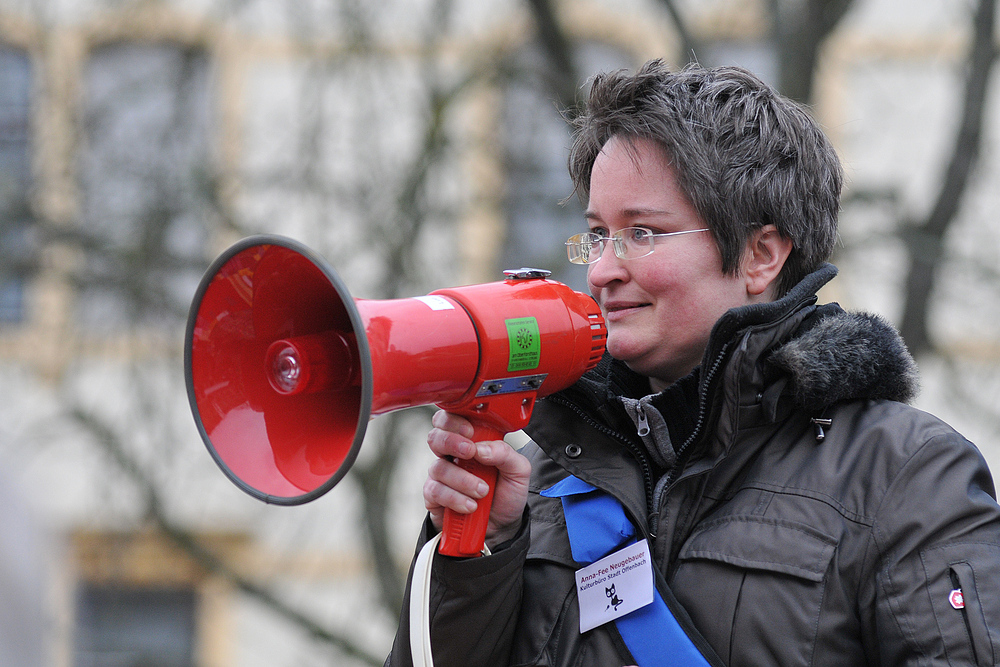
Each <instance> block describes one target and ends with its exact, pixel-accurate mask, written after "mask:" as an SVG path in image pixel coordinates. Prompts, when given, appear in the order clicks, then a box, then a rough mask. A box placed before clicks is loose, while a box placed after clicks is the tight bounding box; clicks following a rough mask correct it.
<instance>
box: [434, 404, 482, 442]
mask: <svg viewBox="0 0 1000 667" xmlns="http://www.w3.org/2000/svg"><path fill="white" fill-rule="evenodd" d="M431 425H432V426H434V427H435V428H439V429H441V430H442V431H451V432H452V433H457V434H458V435H461V436H464V437H466V438H472V434H473V433H474V429H473V427H472V422H470V421H469V420H468V419H466V418H465V417H463V416H461V415H456V414H453V413H451V412H447V411H445V410H438V411H437V412H435V413H434V416H433V417H431Z"/></svg>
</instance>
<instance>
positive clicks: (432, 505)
mask: <svg viewBox="0 0 1000 667" xmlns="http://www.w3.org/2000/svg"><path fill="white" fill-rule="evenodd" d="M442 463H444V464H446V466H442V467H443V468H445V471H444V472H441V471H432V472H431V474H430V475H429V476H428V477H427V480H426V481H425V482H424V489H423V492H424V507H426V508H427V510H428V511H431V512H432V513H433V512H435V511H438V510H442V509H450V510H453V511H455V512H458V513H459V514H470V513H472V512H474V511H475V510H476V508H477V507H478V506H479V505H478V502H477V498H481V497H482V496H483V495H485V494H483V493H482V489H481V487H480V486H479V482H480V481H481V480H479V479H478V478H476V479H475V480H474V481H469V480H467V479H465V477H464V476H469V477H475V475H470V474H469V473H466V472H465V471H464V470H461V469H458V467H457V466H455V465H454V464H451V463H448V462H447V461H442ZM448 466H450V467H451V468H455V469H456V470H457V472H455V471H450V474H449V471H448V470H447V467H448ZM459 473H461V474H459ZM442 476H443V477H445V478H446V479H448V480H449V481H447V482H443V481H441V480H440V479H436V477H442ZM455 480H457V481H455ZM453 485H454V486H453ZM456 486H457V487H459V488H455V487H456Z"/></svg>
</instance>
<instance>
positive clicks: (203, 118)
mask: <svg viewBox="0 0 1000 667" xmlns="http://www.w3.org/2000/svg"><path fill="white" fill-rule="evenodd" d="M380 4H382V3H372V5H373V6H372V7H368V6H366V5H365V3H351V2H340V3H337V2H333V1H332V0H331V2H321V1H317V2H311V3H302V2H298V1H297V0H287V2H286V1H279V0H257V1H254V0H218V1H216V2H213V1H212V0H176V1H174V2H167V1H162V2H160V1H150V2H98V1H96V0H95V1H93V2H88V1H86V0H61V1H55V0H53V1H52V2H44V1H43V0H34V1H29V0H23V1H18V0H2V1H0V208H2V211H0V215H2V221H0V248H2V257H0V259H2V262H3V270H2V272H0V478H4V479H10V480H11V481H12V482H13V485H12V486H11V488H13V489H16V502H15V501H11V502H9V503H8V502H3V499H2V498H0V502H3V505H4V507H5V508H7V507H10V508H11V510H10V514H9V515H8V514H0V516H5V521H4V523H5V525H6V526H8V530H6V531H5V532H4V536H3V537H2V538H0V568H2V571H0V590H4V591H10V590H14V588H17V587H20V590H21V591H22V592H20V593H18V595H17V596H15V599H19V600H20V599H24V600H25V601H24V605H25V606H24V608H25V609H27V610H29V611H30V613H28V614H25V615H24V616H23V617H19V618H21V619H22V621H23V622H24V623H25V627H24V628H23V629H21V628H19V629H18V630H17V635H18V637H20V639H21V640H22V641H21V642H20V643H19V647H20V648H15V647H14V646H15V645H14V644H12V643H10V642H13V641H14V640H13V639H12V637H11V634H12V633H11V632H8V631H9V630H11V629H12V628H13V627H14V626H12V625H8V624H7V623H0V626H3V630H0V642H3V643H4V645H3V646H0V661H2V662H4V664H23V665H36V664H37V665H46V666H48V665H52V666H54V667H90V666H93V667H98V666H108V667H110V666H119V665H122V666H124V665H158V666H163V667H185V666H194V665H197V666H199V667H236V666H239V667H254V666H257V665H260V666H261V667H263V666H265V665H266V666H268V667H273V666H281V665H289V666H291V665H296V666H298V665H329V664H337V665H340V664H373V663H374V658H373V656H384V654H385V652H387V651H388V649H389V644H390V642H391V639H392V635H393V632H394V627H395V621H396V619H395V617H394V614H393V613H392V612H391V610H390V609H387V606H386V604H385V601H384V600H381V599H379V594H378V593H376V592H374V591H375V590H376V588H375V585H374V583H373V582H374V580H375V579H376V575H375V573H373V572H372V564H371V561H372V559H371V557H370V553H369V551H367V550H366V548H365V545H366V537H365V534H364V531H362V530H361V529H359V527H358V524H359V522H364V521H365V520H366V517H365V514H364V513H365V511H366V509H367V506H363V505H362V504H361V502H360V501H359V499H358V483H356V482H355V481H354V480H353V479H352V478H351V477H348V479H346V480H345V481H344V483H342V484H341V485H340V486H338V487H337V488H336V489H334V490H333V491H331V492H330V493H329V494H328V495H327V496H324V497H323V498H322V499H320V500H318V501H316V502H314V503H311V504H310V505H308V506H302V507H297V508H274V507H268V506H263V505H261V504H260V503H258V502H257V501H255V500H253V499H251V498H248V497H246V496H245V495H244V494H242V493H241V492H240V491H239V490H238V489H236V488H234V487H233V486H232V485H230V484H229V482H228V481H226V480H225V479H223V477H222V474H221V473H220V472H219V471H218V470H217V469H216V468H215V467H214V464H213V463H212V462H211V460H210V458H209V457H208V455H207V453H206V452H205V450H204V446H203V445H202V443H201V442H200V440H199V437H198V434H197V432H196V430H195V428H194V424H193V422H192V420H191V416H190V410H189V409H188V407H187V399H186V394H185V387H184V384H183V369H182V360H181V346H182V341H183V329H184V321H185V316H186V308H187V305H188V304H189V303H190V300H191V297H192V295H193V293H194V289H195V287H196V285H197V283H198V281H199V279H200V278H201V275H202V272H203V271H204V270H205V268H206V267H207V265H208V261H209V260H210V259H211V258H212V257H214V256H215V254H217V253H218V252H219V251H221V250H222V249H223V248H225V247H226V246H227V245H228V244H229V243H231V242H233V241H235V240H236V239H238V238H240V237H241V236H244V235H248V234H251V233H261V232H266V233H280V234H285V235H288V236H291V237H294V238H297V239H299V240H301V241H303V242H305V243H306V244H307V245H310V246H312V247H314V248H316V249H317V250H318V251H319V252H320V253H321V254H323V255H324V256H326V257H327V258H328V259H329V260H330V261H331V264H332V265H333V266H335V267H336V268H337V270H338V271H340V272H342V275H343V276H344V278H345V280H346V282H347V283H348V285H349V287H350V288H351V289H352V293H355V294H357V295H358V296H365V297H375V298H386V297H389V296H412V295H417V294H423V293H426V292H427V291H430V290H432V289H435V288H438V287H443V286H446V285H453V284H460V283H469V282H482V281H487V280H493V279H496V278H497V277H498V276H499V271H500V270H501V269H503V268H509V267H517V266H542V267H545V268H551V269H553V270H554V271H555V272H556V273H555V275H556V277H557V278H558V279H560V280H563V281H565V282H568V283H570V284H571V285H573V286H574V287H577V288H578V289H585V287H584V280H583V278H584V277H583V274H582V272H575V271H573V270H572V267H568V266H564V265H565V262H564V260H563V249H562V242H563V240H564V239H565V238H566V237H567V236H568V235H569V234H571V233H574V231H575V230H576V229H577V228H578V227H579V225H580V215H579V209H578V207H577V206H576V204H575V203H573V202H567V203H565V204H562V203H560V202H562V200H564V199H565V198H566V197H567V196H568V195H569V194H570V185H569V182H568V179H567V177H566V176H565V159H566V157H565V149H566V145H567V134H566V129H565V124H564V122H563V121H562V119H561V118H560V116H559V115H558V113H557V112H556V104H555V102H554V101H553V97H554V95H553V94H552V92H551V89H550V88H548V87H547V86H546V85H545V77H544V76H540V75H537V74H536V75H534V76H527V77H521V76H519V74H518V73H521V72H532V71H540V68H539V67H538V63H539V61H541V60H544V58H545V55H544V51H543V49H541V48H540V47H539V46H538V44H537V42H536V40H535V39H534V36H535V28H534V25H535V24H534V17H533V16H532V14H531V13H530V11H529V9H528V3H523V2H517V1H516V0H489V1H487V2H476V3H454V5H452V4H450V3H447V2H438V3H415V2H407V1H404V0H399V1H397V2H386V3H384V4H383V5H382V6H376V5H380ZM553 4H554V6H555V7H556V9H557V18H558V20H559V21H560V22H561V23H562V25H563V26H564V28H565V30H566V34H567V35H569V36H570V37H572V39H573V40H575V43H576V44H577V49H576V51H575V52H576V54H577V61H576V67H577V70H578V71H579V72H580V73H581V75H582V76H586V75H587V74H589V73H592V72H594V71H596V70H599V69H608V68H617V67H633V66H635V65H637V64H638V63H641V62H643V61H644V60H646V59H648V58H652V57H664V58H665V59H667V60H668V61H674V62H676V61H677V59H678V58H679V55H678V53H679V49H680V48H681V47H680V44H681V42H680V37H679V35H678V32H677V30H676V29H675V27H674V24H673V22H672V20H671V17H670V15H669V13H668V12H667V11H666V10H665V8H664V7H665V4H664V3H658V2H654V1H652V0H646V1H643V0H629V1H620V0H619V1H615V0H589V1H587V2H561V3H553ZM854 4H855V6H854V7H853V8H852V10H851V12H850V13H849V14H848V15H847V17H846V18H845V19H844V20H843V21H842V24H841V25H840V26H839V27H838V29H837V31H836V32H835V34H834V35H833V37H832V38H831V39H830V40H829V42H828V43H827V45H826V46H825V48H824V50H823V51H822V57H821V62H820V66H819V71H818V76H817V79H816V93H815V100H814V112H815V113H816V115H817V116H818V118H819V119H820V121H821V122H822V123H823V124H824V126H825V127H826V129H827V130H828V132H829V134H830V136H831V138H832V139H833V141H834V143H835V144H836V145H837V147H838V149H839V151H840V152H841V156H842V158H843V160H844V163H845V167H846V169H847V171H848V175H849V179H850V182H849V184H848V189H847V192H846V193H845V196H846V197H847V198H854V199H853V200H852V201H860V200H865V201H871V200H872V199H876V200H877V202H876V203H875V204H873V205H865V206H859V205H855V204H845V215H844V221H843V230H842V237H843V244H842V247H841V248H840V249H838V258H837V262H838V264H839V265H840V266H841V269H842V276H841V278H839V279H838V280H837V281H836V283H834V285H832V286H831V288H829V289H830V292H829V296H830V298H832V299H836V300H839V301H841V302H842V303H843V304H844V305H845V306H848V307H857V308H865V309H870V310H876V311H878V312H882V313H883V314H885V315H886V316H887V317H889V318H890V319H892V318H894V317H898V316H899V309H900V297H899V292H900V288H901V285H900V281H901V276H902V273H903V271H904V269H905V266H904V265H905V253H904V252H903V247H902V241H901V240H900V239H899V237H898V236H897V235H895V234H894V225H895V224H896V223H897V222H898V220H899V219H901V218H907V219H908V218H912V217H914V216H917V215H919V212H920V211H922V210H923V209H924V208H926V207H927V206H928V205H929V204H930V202H931V201H932V198H933V196H934V194H935V192H936V183H937V181H938V180H939V179H940V177H941V171H942V170H943V164H944V160H945V159H946V157H947V154H948V151H949V150H950V146H951V144H952V142H953V139H954V136H953V135H954V133H955V131H956V120H955V116H956V113H957V109H958V107H959V105H960V101H961V87H962V85H963V79H962V72H963V62H964V59H965V57H966V51H967V48H968V42H969V33H970V28H969V21H970V18H971V15H972V4H971V3H970V2H966V1H965V0H948V1H947V2H931V1H929V0H919V1H913V2H910V3H908V4H907V6H906V8H905V9H904V10H901V9H899V6H898V3H893V2H891V1H890V0H856V2H855V3H854ZM472 5H474V6H472ZM678 5H679V7H680V10H681V11H682V13H683V15H684V16H685V17H686V19H687V21H688V27H689V28H690V30H691V31H692V32H693V34H696V35H697V36H698V38H699V43H700V45H701V49H702V51H701V53H699V54H698V58H699V60H700V61H701V62H703V63H706V64H740V65H743V66H746V67H748V68H750V69H753V70H754V71H756V72H757V73H758V74H760V75H761V76H762V77H764V78H765V79H768V80H771V81H774V80H775V78H776V67H777V65H776V60H775V59H776V57H777V56H776V54H775V49H774V48H773V44H772V43H771V42H770V41H769V38H768V34H769V33H768V30H769V24H768V21H767V18H766V15H765V7H766V5H767V3H765V2H763V0H760V1H753V0H730V1H722V0H717V1H712V2H696V1H694V0H692V1H689V2H683V3H678ZM498 62H503V63H505V64H504V66H503V67H498V66H495V63H498ZM997 95H998V92H997V86H993V87H992V88H991V89H990V100H989V103H988V107H987V109H988V118H989V120H988V122H987V130H986V134H985V138H984V144H983V147H982V149H981V151H980V166H979V168H978V170H977V171H976V175H975V178H974V179H973V182H972V184H971V186H970V189H969V192H968V196H967V197H966V198H965V200H964V202H963V206H962V213H961V216H960V219H959V221H958V222H957V224H956V226H955V229H954V232H953V233H952V234H951V235H950V236H949V239H948V244H949V250H948V252H949V257H950V260H949V264H948V265H947V271H946V275H945V278H944V279H943V280H942V281H941V283H940V284H939V287H938V289H939V290H941V293H942V294H941V297H940V298H939V299H937V300H936V301H935V306H934V308H935V328H934V331H935V334H936V336H937V337H938V340H939V341H940V344H941V346H942V348H944V349H946V350H948V351H949V352H950V353H951V354H950V356H948V357H947V361H939V360H935V359H931V360H929V361H928V362H927V365H926V367H925V370H926V376H925V377H926V379H925V395H924V398H922V399H921V400H922V401H923V405H924V406H925V407H927V408H929V409H931V410H932V411H934V412H937V413H939V414H942V416H944V417H946V418H947V419H949V420H950V421H952V422H953V423H955V424H956V425H957V426H958V427H959V428H960V429H961V430H963V431H965V432H966V433H967V435H969V436H970V437H972V438H973V439H974V440H977V441H978V442H980V444H981V446H982V447H983V450H984V454H985V455H986V456H987V458H988V459H989V460H990V462H991V465H992V468H993V469H994V470H1000V450H996V449H992V450H991V449H989V447H988V443H987V442H986V441H988V440H990V438H991V437H994V436H995V435H996V432H997V427H996V425H995V423H992V422H991V421H990V419H992V418H991V417H988V418H986V419H985V420H977V418H976V416H975V414H972V413H975V412H977V411H976V410H970V409H969V408H970V406H969V405H968V404H966V405H965V406H964V408H963V405H962V401H959V402H958V404H955V403H954V402H949V401H948V400H947V399H948V398H949V396H950V395H953V394H954V393H955V391H956V389H955V387H954V386H953V385H952V384H950V379H951V378H954V377H955V376H954V375H953V374H952V373H951V371H952V370H953V367H954V366H955V364H960V365H961V364H964V365H966V366H968V367H969V368H970V369H972V370H969V371H968V372H966V373H964V377H968V378H971V379H972V380H975V381H976V382H978V384H976V385H974V387H975V388H974V389H973V392H974V393H978V395H979V396H980V397H983V396H985V397H986V398H985V399H984V400H987V401H989V400H990V399H989V396H990V395H992V396H993V399H996V397H997V396H1000V392H998V393H992V394H990V392H993V391H997V390H998V384H997V380H996V377H997V375H998V372H997V366H998V363H1000V360H998V356H1000V354H998V350H1000V343H998V340H1000V318H997V317H996V315H995V313H996V312H997V310H996V306H998V305H1000V291H998V287H997V280H996V278H997V274H996V272H995V269H993V273H990V272H989V269H987V268H984V264H983V263H980V260H979V257H980V254H979V253H981V252H982V251H983V249H989V248H992V249H993V251H994V252H993V254H995V250H996V248H1000V225H998V223H997V221H996V215H995V213H994V211H996V210H998V206H997V205H998V204H1000V201H998V199H1000V189H997V188H996V187H995V185H993V184H994V183H995V182H996V179H997V178H998V176H1000V160H998V150H997V149H998V148H1000V134H998V130H1000V123H998V122H997V118H998V116H1000V105H998V104H996V102H997V101H998V100H997V99H996V98H997ZM435 112H438V113H440V116H441V118H440V119H437V120H436V122H432V121H435V118H436V117H435V116H434V113H435ZM429 118H430V119H431V120H430V121H429V120H428V119H429ZM428 156H431V157H428ZM427 163H430V165H431V166H430V167H427V166H426V164H427ZM414 179H416V180H414ZM411 182H419V183H420V187H419V188H414V187H410V186H409V184H410V183H411ZM414 193H416V194H414ZM414 211H419V212H420V216H419V219H418V218H417V216H416V214H415V213H414ZM400 229H401V230H402V234H403V237H402V238H400V239H395V241H394V238H395V237H393V234H394V233H396V232H397V231H398V230H400ZM380 239H386V240H387V241H389V242H395V243H397V245H398V247H397V248H396V250H397V252H398V254H396V255H393V254H391V253H386V252H382V251H381V245H379V243H380ZM405 253H409V254H405ZM394 257H396V258H398V257H402V258H403V259H393V258H394ZM394 262H397V263H394ZM404 269H405V270H404ZM984 312H988V313H989V315H984ZM977 373H978V374H977ZM984 392H985V393H984ZM995 407H997V408H998V410H1000V406H995ZM979 412H981V411H979ZM408 419H409V421H407V422H404V430H408V431H409V432H411V433H413V434H414V435H413V436H412V437H411V438H410V439H411V440H412V441H413V444H412V446H410V447H408V448H407V449H406V450H405V451H404V452H402V453H401V454H400V456H401V457H402V463H401V464H399V468H398V469H399V472H398V474H396V475H395V477H394V478H393V479H394V484H395V485H396V487H397V490H396V491H395V492H394V493H393V494H392V496H391V500H392V503H391V507H390V510H389V512H390V517H391V526H392V527H391V531H390V532H391V537H392V540H393V550H394V553H393V554H392V555H393V557H394V558H395V560H396V561H397V562H398V565H399V567H400V568H405V566H406V564H407V563H408V561H409V557H410V555H411V550H412V541H413V539H414V537H415V535H416V532H417V529H418V526H419V523H420V521H421V519H422V514H423V510H422V502H421V500H420V480H421V479H422V477H423V473H424V471H425V469H426V464H427V463H428V461H427V458H428V454H427V453H426V452H424V451H423V449H424V448H423V447H422V437H423V436H422V434H423V432H425V431H426V426H425V425H426V414H425V413H421V414H419V415H414V416H413V417H412V418H408ZM378 424H379V423H378V421H376V422H375V423H374V424H373V425H372V429H373V432H374V433H375V435H376V436H377V435H378V431H379V425H378ZM994 441H995V438H994ZM364 456H365V453H364V452H363V454H362V463H364V462H365V461H364ZM5 493H6V492H5ZM192 540H193V541H194V542H195V543H196V546H195V547H192ZM248 582H250V583H252V584H254V585H260V586H261V587H262V588H263V589H266V591H265V594H262V593H261V591H260V590H258V589H257V588H255V587H254V585H250V584H248ZM268 592H273V593H274V594H275V595H274V597H271V596H270V595H269V594H268ZM4 599H5V600H8V599H12V598H11V597H9V596H7V595H6V594H5V595H4ZM36 603H37V604H36ZM310 623H314V624H315V626H313V625H310ZM327 632H328V633H329V634H330V635H332V637H330V638H326V639H323V638H322V637H321V638H320V639H317V636H320V635H324V633H327ZM338 637H339V638H346V639H347V640H349V641H348V642H346V643H345V642H342V641H340V640H339V639H338ZM347 644H349V646H348V645H347ZM17 650H23V651H24V653H23V654H18V653H15V652H14V651H17ZM5 651H7V652H6V653H5ZM9 655H10V656H19V657H18V658H17V659H14V658H11V659H10V660H8V659H7V656H9ZM366 656H368V657H367V658H366Z"/></svg>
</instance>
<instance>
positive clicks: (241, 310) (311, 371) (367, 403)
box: [184, 235, 607, 556]
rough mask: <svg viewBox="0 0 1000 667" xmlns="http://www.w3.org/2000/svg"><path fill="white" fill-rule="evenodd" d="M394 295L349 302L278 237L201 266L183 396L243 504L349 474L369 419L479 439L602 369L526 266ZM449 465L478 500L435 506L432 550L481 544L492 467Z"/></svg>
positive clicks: (283, 501)
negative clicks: (409, 416) (446, 421)
mask: <svg viewBox="0 0 1000 667" xmlns="http://www.w3.org/2000/svg"><path fill="white" fill-rule="evenodd" d="M505 274H506V279H505V280H503V281H500V282H495V283H486V284H480V285H469V286H465V287H455V288H450V289H442V290H437V291H435V292H432V293H430V294H428V295H426V296H421V297H413V298H406V299H388V300H369V299H353V298H352V297H351V296H350V294H349V292H348V290H347V288H346V287H345V286H344V284H343V282H342V281H341V280H340V278H339V277H338V276H337V274H336V272H334V271H333V269H331V268H330V267H329V265H327V263H326V262H324V261H323V260H322V259H321V258H319V257H317V256H316V255H315V254H313V253H312V252H311V251H310V250H309V249H308V248H306V247H304V246H303V245H301V244H299V243H297V242H296V241H293V240H291V239H287V238H284V237H280V236H271V235H267V236H255V237H250V238H247V239H244V240H242V241H240V242H238V243H236V244H235V245H233V246H232V247H231V248H229V249H228V250H226V251H225V252H223V253H222V255H220V256H219V257H218V258H217V259H216V260H215V262H213V263H212V265H211V266H210V267H209V269H208V271H207V272H206V273H205V277H204V278H203V279H202V281H201V284H200V285H199V287H198V290H197V292H196V293H195V297H194V301H193V302H192V304H191V311H190V314H189V316H188V324H187V331H186V336H185V345H184V359H185V374H186V382H187V392H188V400H189V401H190V404H191V410H192V412H193V414H194V417H195V422H196V423H197V426H198V430H199V432H200V433H201V437H202V439H203V440H204V441H205V445H206V446H207V447H208V451H209V452H210V453H211V455H212V457H213V458H214V459H215V461H216V463H217V464H218V465H219V467H220V468H221V469H222V470H223V472H224V473H225V474H226V475H227V476H228V477H229V478H230V479H231V480H232V481H233V482H235V483H236V485H237V486H238V487H239V488H241V489H243V490H244V491H245V492H247V493H249V494H250V495H251V496H254V497H255V498H258V499H260V500H263V501H264V502H268V503H275V504H279V505H296V504H300V503H304V502H307V501H310V500H313V499H315V498H317V497H319V496H321V495H323V494H324V493H326V492H327V491H329V490H330V489H331V488H332V487H333V486H334V485H335V484H336V483H337V482H338V481H339V480H340V479H341V478H343V476H344V475H345V474H346V473H347V471H348V470H349V469H350V467H351V465H352V464H353V462H354V460H355V458H356V457H357V454H358V450H359V448H360V447H361V443H362V441H363V439H364V434H365V428H366V426H367V423H368V421H369V419H370V418H371V417H372V416H374V415H380V414H384V413H386V412H390V411H393V410H398V409H401V408H407V407H413V406H417V405H429V404H437V405H438V406H439V407H442V408H444V409H447V410H449V411H451V412H455V413H458V414H462V415H464V416H466V417H468V418H469V419H470V421H472V423H473V426H474V427H475V435H474V437H473V439H474V440H476V441H482V440H494V439H500V438H502V437H503V436H504V435H505V434H506V433H509V432H511V431H516V430H518V429H520V428H523V427H524V426H525V425H527V423H528V421H529V419H530V418H531V410H532V408H533V406H534V402H535V400H536V398H538V397H540V396H546V395H548V394H551V393H553V392H556V391H559V390H561V389H565V388H566V387H568V386H570V385H571V384H573V383H574V382H576V380H578V379H579V378H580V376H581V375H583V374H584V373H585V372H587V371H588V370H589V369H591V368H593V367H594V366H595V365H596V364H597V362H598V361H599V360H600V358H601V355H602V354H603V351H604V344H605V340H606V338H607V329H606V328H605V325H604V319H603V317H602V316H601V313H600V309H599V308H598V307H597V304H596V303H594V301H593V299H591V298H590V297H589V296H587V295H585V294H582V293H580V292H576V291H574V290H572V289H570V288H569V287H567V286H566V285H563V284H561V283H558V282H556V281H553V280H549V279H548V278H547V276H548V272H546V271H538V270H532V269H523V270H520V271H508V272H505ZM460 465H463V466H464V467H467V468H468V469H470V470H472V471H473V472H474V473H475V474H477V475H479V476H480V477H482V478H483V479H484V480H486V481H487V483H488V484H489V486H490V493H489V496H488V497H487V498H484V499H483V500H482V501H481V502H480V503H479V505H480V506H479V509H477V510H476V512H475V513H474V514H471V515H461V514H457V513H453V512H446V514H445V527H444V531H443V533H444V534H443V535H442V540H441V547H440V551H441V553H445V554H448V555H454V556H471V555H476V554H478V553H479V552H480V551H481V550H482V548H483V541H484V538H485V533H486V524H487V521H488V519H489V510H490V504H491V500H492V492H493V487H494V485H495V481H496V469H495V468H491V467H488V466H480V465H478V464H475V463H474V462H460Z"/></svg>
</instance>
